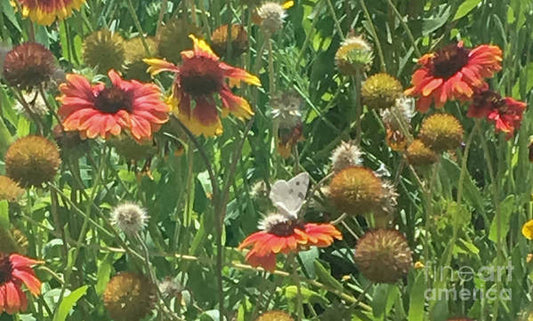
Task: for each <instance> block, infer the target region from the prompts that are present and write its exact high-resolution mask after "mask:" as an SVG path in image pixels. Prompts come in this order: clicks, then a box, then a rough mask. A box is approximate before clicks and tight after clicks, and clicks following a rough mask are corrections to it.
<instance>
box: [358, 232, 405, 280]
mask: <svg viewBox="0 0 533 321" xmlns="http://www.w3.org/2000/svg"><path fill="white" fill-rule="evenodd" d="M355 264H356V265H357V268H358V269H359V271H360V272H361V274H362V275H363V276H364V277H365V278H367V279H369V280H370V281H372V282H376V283H394V282H396V281H398V280H399V279H400V278H402V277H403V276H405V275H407V272H409V269H410V268H411V267H412V265H413V259H412V256H411V249H410V248H409V245H408V244H407V240H406V239H405V237H404V236H403V234H402V233H400V232H398V231H396V230H384V229H379V230H374V231H368V232H366V233H365V234H364V235H363V236H362V237H361V238H360V239H359V241H358V242H357V247H356V248H355Z"/></svg>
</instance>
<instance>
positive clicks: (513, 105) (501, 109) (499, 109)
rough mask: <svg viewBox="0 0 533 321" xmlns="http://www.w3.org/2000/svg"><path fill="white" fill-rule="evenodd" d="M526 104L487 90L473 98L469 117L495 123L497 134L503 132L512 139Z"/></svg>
mask: <svg viewBox="0 0 533 321" xmlns="http://www.w3.org/2000/svg"><path fill="white" fill-rule="evenodd" d="M525 110H526V104H525V103H524V102H521V101H517V100H515V99H513V98H511V97H502V96H500V94H498V93H496V92H494V91H492V90H485V91H481V92H478V93H476V94H475V95H474V97H473V103H472V104H471V105H470V107H469V108H468V113H467V116H468V117H476V118H484V117H486V118H487V119H488V120H490V121H493V122H494V124H495V126H496V132H499V131H500V132H503V133H505V134H506V135H507V139H509V138H511V137H512V136H513V134H514V131H515V129H517V128H519V127H520V123H521V122H522V116H523V114H524V111H525Z"/></svg>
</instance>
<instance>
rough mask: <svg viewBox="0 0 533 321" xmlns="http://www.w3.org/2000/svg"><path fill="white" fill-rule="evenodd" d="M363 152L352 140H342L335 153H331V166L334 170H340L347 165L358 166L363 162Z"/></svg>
mask: <svg viewBox="0 0 533 321" xmlns="http://www.w3.org/2000/svg"><path fill="white" fill-rule="evenodd" d="M362 155H363V153H362V152H361V150H360V149H359V147H357V146H356V145H354V144H353V143H351V142H341V144H340V145H339V146H337V148H335V150H333V153H331V166H332V168H333V171H334V172H338V171H340V170H342V169H345V168H346V167H350V166H358V165H361V164H362V163H363V160H362V158H361V157H362Z"/></svg>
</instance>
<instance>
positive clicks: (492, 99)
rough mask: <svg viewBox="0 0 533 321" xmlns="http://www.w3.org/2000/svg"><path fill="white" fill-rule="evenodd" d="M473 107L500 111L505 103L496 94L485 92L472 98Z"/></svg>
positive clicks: (489, 91)
mask: <svg viewBox="0 0 533 321" xmlns="http://www.w3.org/2000/svg"><path fill="white" fill-rule="evenodd" d="M474 106H476V107H479V108H481V107H490V108H491V109H492V108H496V109H501V108H503V107H504V106H505V101H504V100H503V99H502V96H500V94H498V93H497V92H494V91H492V90H486V91H484V92H482V93H479V94H477V95H475V96H474Z"/></svg>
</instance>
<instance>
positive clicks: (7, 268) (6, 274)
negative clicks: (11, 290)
mask: <svg viewBox="0 0 533 321" xmlns="http://www.w3.org/2000/svg"><path fill="white" fill-rule="evenodd" d="M12 270H13V267H12V266H11V261H9V255H7V254H3V253H1V254H0V284H4V283H6V282H7V281H9V280H11V272H12Z"/></svg>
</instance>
